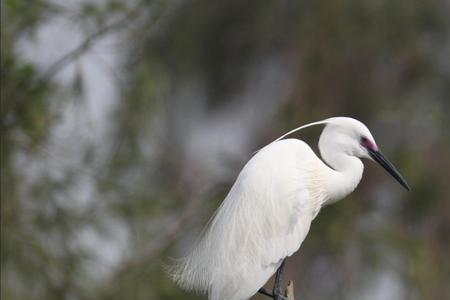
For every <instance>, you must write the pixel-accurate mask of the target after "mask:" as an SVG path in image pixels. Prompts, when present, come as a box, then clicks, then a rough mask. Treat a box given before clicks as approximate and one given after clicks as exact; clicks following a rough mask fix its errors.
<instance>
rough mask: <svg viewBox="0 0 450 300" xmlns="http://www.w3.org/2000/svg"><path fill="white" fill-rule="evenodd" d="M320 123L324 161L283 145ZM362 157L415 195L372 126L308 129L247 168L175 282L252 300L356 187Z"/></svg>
mask: <svg viewBox="0 0 450 300" xmlns="http://www.w3.org/2000/svg"><path fill="white" fill-rule="evenodd" d="M319 124H324V125H325V128H324V130H323V131H322V134H321V136H320V139H319V150H320V154H321V156H322V159H323V161H322V160H321V159H320V158H318V157H317V156H316V154H315V153H314V151H313V150H312V149H311V148H310V147H309V146H308V145H307V144H306V143H304V142H303V141H301V140H298V139H283V138H284V137H285V136H286V135H288V134H291V133H293V132H295V131H298V130H300V129H303V128H305V127H309V126H312V125H319ZM360 158H367V159H372V160H375V161H377V162H378V163H380V164H381V165H382V166H383V167H384V168H385V169H386V170H387V171H388V172H389V173H391V174H392V175H393V176H394V177H395V178H396V179H397V180H398V181H399V182H400V183H401V184H402V185H403V186H404V187H405V188H407V189H409V187H408V185H407V183H406V181H405V180H404V179H403V178H402V176H401V175H400V174H399V172H398V171H397V170H396V169H395V167H394V166H393V165H392V164H391V163H390V162H389V161H388V160H387V159H386V158H385V157H384V156H383V155H382V154H381V152H380V150H379V149H378V146H377V144H376V143H375V140H374V139H373V137H372V134H371V133H370V131H369V130H368V129H367V127H366V126H365V125H364V124H362V123H361V122H359V121H357V120H355V119H352V118H346V117H335V118H330V119H326V120H323V121H319V122H315V123H311V124H307V125H305V126H302V127H299V128H296V129H294V130H292V131H290V132H288V133H287V134H285V135H284V136H282V137H281V138H279V139H277V140H276V141H274V142H272V143H270V144H269V145H267V146H265V147H264V148H262V149H261V150H259V151H258V152H257V153H256V154H255V155H254V156H253V157H252V158H251V159H250V160H249V161H248V162H247V164H246V165H245V166H244V168H243V169H242V171H241V172H240V174H239V176H238V178H237V179H236V181H235V183H234V184H233V186H232V188H231V190H230V192H229V193H228V195H227V196H226V198H225V200H224V201H223V202H222V204H221V205H220V207H219V208H218V209H217V211H216V213H215V214H214V216H213V217H212V218H211V220H210V222H209V224H208V225H207V227H206V228H205V230H204V232H203V234H202V236H201V237H200V239H199V240H198V242H197V244H196V245H195V246H194V247H193V249H192V251H191V252H190V253H189V254H188V255H187V256H186V257H185V258H183V259H181V260H180V261H179V262H178V263H177V264H176V265H175V266H174V268H173V270H172V271H173V273H172V275H173V278H174V279H175V281H176V282H177V283H178V284H179V285H180V286H181V287H183V288H185V289H188V290H195V291H200V292H206V293H208V298H209V299H210V300H244V299H248V298H250V297H251V296H252V295H254V294H256V293H257V292H258V291H259V290H260V288H261V287H262V286H263V285H264V284H265V283H266V282H267V281H268V280H269V278H270V277H271V276H272V275H273V274H274V273H275V272H276V271H277V270H278V269H279V268H280V266H281V265H282V263H283V262H284V259H285V258H286V257H288V256H291V255H292V254H293V253H294V252H296V251H297V250H298V249H299V248H300V246H301V244H302V242H303V240H304V239H305V237H306V235H307V234H308V231H309V228H310V225H311V222H312V220H313V219H314V218H315V217H316V216H317V214H318V213H319V211H320V209H321V207H323V206H324V205H326V204H329V203H333V202H335V201H337V200H339V199H342V198H343V197H345V196H346V195H348V194H350V193H351V192H352V191H353V190H354V189H355V188H356V186H357V185H358V183H359V181H360V180H361V177H362V174H363V169H364V165H363V163H362V161H361V160H360ZM277 274H278V273H277ZM279 292H280V291H279V290H277V289H274V294H277V293H279ZM266 294H267V293H266ZM272 296H273V298H276V299H279V295H272Z"/></svg>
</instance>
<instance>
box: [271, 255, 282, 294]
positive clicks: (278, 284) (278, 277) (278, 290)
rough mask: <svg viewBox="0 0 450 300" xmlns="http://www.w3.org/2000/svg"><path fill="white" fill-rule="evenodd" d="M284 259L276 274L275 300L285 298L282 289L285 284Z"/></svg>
mask: <svg viewBox="0 0 450 300" xmlns="http://www.w3.org/2000/svg"><path fill="white" fill-rule="evenodd" d="M284 261H285V260H284V259H283V261H282V262H281V265H280V267H279V268H278V270H277V273H276V274H275V284H274V286H273V291H272V294H273V299H274V300H283V299H284V298H285V297H283V291H282V290H281V286H282V284H283V269H284Z"/></svg>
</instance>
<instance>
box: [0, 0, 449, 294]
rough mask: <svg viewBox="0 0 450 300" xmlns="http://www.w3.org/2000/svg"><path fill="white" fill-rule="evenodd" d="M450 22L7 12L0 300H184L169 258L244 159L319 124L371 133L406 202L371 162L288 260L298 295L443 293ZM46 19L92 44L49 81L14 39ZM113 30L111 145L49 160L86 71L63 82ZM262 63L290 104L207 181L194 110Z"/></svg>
mask: <svg viewBox="0 0 450 300" xmlns="http://www.w3.org/2000/svg"><path fill="white" fill-rule="evenodd" d="M449 11H450V7H449V3H448V1H443V0H433V1H418V0H414V1H406V0H401V1H384V0H382V1H373V0H370V1H369V0H363V1H361V0H345V1H336V0H321V1H314V0H307V1H266V0H264V1H257V2H256V1H237V0H232V1H206V0H191V1H183V0H178V1H163V0H161V1H150V0H145V1H125V0H123V1H119V0H105V1H91V2H89V1H49V0H47V1H45V0H39V1H25V0H4V1H2V11H1V16H2V18H1V40H2V43H1V47H2V48H1V50H2V52H1V54H2V55H1V139H2V141H1V193H2V194H1V298H2V299H11V300H15V299H48V300H51V299H179V298H183V299H197V298H198V296H197V295H192V294H188V293H185V292H183V291H181V290H180V289H178V288H176V287H175V286H174V284H173V283H172V282H171V281H170V280H169V279H168V278H167V276H166V275H165V273H164V267H163V266H164V263H168V262H169V261H170V257H173V256H177V255H179V253H180V252H183V251H184V250H186V249H187V248H188V247H189V245H190V244H191V243H192V242H193V241H194V240H195V235H196V234H197V233H198V231H199V230H200V228H201V226H202V224H204V223H205V222H206V221H207V219H208V217H209V216H210V215H211V214H212V212H213V211H214V208H215V207H217V205H218V203H220V201H222V199H223V198H224V196H225V195H226V193H227V190H228V188H229V187H230V186H231V184H232V182H233V180H234V178H235V177H236V175H237V174H238V172H239V170H240V168H241V167H242V164H243V163H244V162H245V160H246V159H247V158H248V157H249V156H250V154H251V152H252V151H253V150H255V149H258V148H259V147H261V146H262V145H264V144H265V143H267V142H268V141H270V140H272V139H273V137H275V136H279V135H280V133H281V132H284V131H286V130H287V129H289V128H293V127H295V126H298V125H299V124H303V123H307V122H310V121H315V120H319V119H323V118H325V117H328V116H332V115H347V116H353V117H356V118H358V119H360V120H363V121H364V122H365V123H366V124H369V127H370V128H371V129H372V132H373V133H374V135H375V136H376V137H378V142H379V144H380V145H381V146H382V147H383V148H384V149H385V150H386V151H385V152H387V153H389V156H390V157H391V159H392V161H395V162H396V164H397V165H398V167H399V169H401V170H402V173H403V174H404V175H405V177H406V178H408V181H409V183H410V185H411V186H412V192H410V193H403V192H399V191H398V189H397V186H395V184H394V183H392V181H391V180H390V178H387V176H385V174H383V173H382V171H381V170H379V169H378V168H376V167H372V166H371V165H370V163H369V164H367V169H368V172H366V173H365V178H364V180H363V182H362V183H361V185H360V187H359V188H358V189H357V191H355V192H354V193H353V194H352V195H351V196H350V197H348V198H349V199H346V200H345V201H341V202H338V203H336V204H334V205H332V206H330V207H326V208H325V209H323V211H322V212H321V213H320V215H319V216H318V219H316V221H314V223H313V225H312V227H311V231H310V234H309V235H308V238H307V239H306V240H305V242H304V244H303V245H302V248H301V250H300V251H299V253H298V254H296V255H294V256H293V257H292V258H290V259H289V260H288V266H287V274H286V276H287V277H289V278H291V279H293V280H294V281H295V284H296V295H298V296H299V298H300V299H361V298H364V299H370V296H367V295H364V293H365V292H367V291H368V290H372V291H373V290H374V289H376V287H375V288H373V287H372V288H371V286H372V285H373V284H374V282H376V280H377V277H376V276H377V274H379V273H380V272H385V271H386V272H391V273H393V274H394V277H395V278H396V279H397V281H395V283H394V284H400V285H401V290H402V294H401V297H402V298H403V299H434V298H435V299H446V298H450V288H449V285H448V282H449V280H450V260H449V259H448V253H450V238H449V237H450V201H449V200H450V188H449V185H448V183H447V181H448V179H447V174H448V166H450V131H449V128H450V118H449V117H448V116H449V114H450V101H449V99H450V88H449V87H450V64H449V59H448V51H449V49H450V13H449ZM124 16H125V17H124ZM123 17H124V18H125V19H123V20H124V21H123V22H120V23H115V24H119V25H120V26H111V25H110V24H112V23H113V21H114V20H121V18H123ZM55 18H66V19H69V20H72V21H73V23H74V24H76V26H78V27H79V28H80V30H81V32H82V33H84V34H85V35H86V38H88V37H89V36H90V35H91V34H92V32H99V33H100V34H98V35H97V36H95V38H93V39H92V40H91V41H90V43H88V44H87V46H86V47H84V48H83V47H82V48H81V52H80V55H79V56H74V57H73V60H68V61H65V62H64V63H67V65H65V64H63V65H61V69H58V71H57V72H56V73H55V76H54V77H51V76H50V77H49V76H46V73H45V71H46V69H43V68H42V67H38V64H36V62H32V61H30V60H29V59H27V58H26V57H25V56H24V54H23V52H22V51H20V43H22V42H23V41H29V42H30V43H31V44H32V43H33V41H36V39H38V37H37V36H38V35H37V32H38V31H39V28H41V26H44V25H46V24H47V23H49V22H51V21H52V20H53V19H55ZM105 28H107V29H105ZM115 32H120V35H119V37H120V41H121V43H120V45H115V46H114V45H113V46H111V47H113V48H114V47H116V48H117V49H119V50H117V49H116V50H117V51H120V49H125V51H123V50H122V51H123V52H124V53H122V56H121V58H120V59H121V62H120V70H119V71H118V73H120V74H121V76H122V77H121V78H120V80H117V82H115V85H116V87H118V91H119V92H120V94H119V95H118V98H119V100H118V103H117V106H116V107H114V110H113V111H112V113H110V114H109V115H108V120H109V122H110V126H109V127H108V131H107V132H108V134H107V135H106V136H105V137H102V139H101V140H95V139H93V140H88V141H84V140H83V139H79V138H73V139H71V140H70V141H69V145H64V146H66V147H67V149H69V150H71V148H73V149H75V151H73V149H72V151H69V150H67V154H66V155H67V157H66V156H64V159H67V160H69V163H67V162H66V161H64V163H63V162H59V161H58V159H59V158H57V157H55V156H52V155H49V154H48V152H47V151H46V149H49V148H52V147H55V143H56V145H59V144H65V142H63V141H58V140H56V141H55V140H54V136H55V132H56V131H57V128H58V126H60V124H61V123H63V121H64V118H67V116H65V115H64V112H65V110H64V109H65V108H66V107H69V106H71V105H72V106H74V105H75V106H77V105H78V106H82V105H83V103H84V102H83V101H72V100H74V99H75V100H77V99H81V98H83V97H86V92H88V91H86V89H88V85H86V82H85V79H84V78H83V72H81V71H80V72H78V73H77V75H76V76H75V77H74V80H73V84H72V86H70V87H68V86H65V85H64V84H62V83H61V81H60V80H58V79H59V77H58V76H60V75H61V72H60V71H61V70H63V69H64V68H68V67H69V66H70V65H71V64H73V63H77V62H78V60H79V59H80V57H82V56H83V55H87V54H88V53H89V50H90V47H93V46H94V45H95V43H96V42H97V40H96V39H101V38H102V35H108V34H114V33H115ZM56 46H57V45H46V47H56ZM63 54H64V53H61V57H62V56H63ZM273 57H278V58H280V59H281V60H283V61H285V62H286V65H288V66H289V67H290V68H291V69H292V70H293V71H292V72H288V70H286V72H285V73H286V74H287V75H286V77H288V78H289V80H290V81H291V83H290V85H288V88H287V89H289V92H288V93H286V94H287V96H285V97H284V98H283V99H282V98H280V99H274V100H273V101H274V102H276V103H278V104H277V105H278V106H277V107H276V110H275V113H274V116H273V117H272V119H270V120H265V121H266V123H265V124H268V125H267V126H266V127H265V128H262V129H261V130H260V131H259V132H257V133H253V134H254V135H257V136H251V137H248V138H249V139H250V138H251V141H252V145H251V146H250V148H251V149H247V150H248V153H247V154H246V156H245V157H238V158H234V160H226V159H224V161H225V163H226V164H227V165H228V166H231V167H230V168H231V169H232V171H231V173H232V175H230V176H222V177H221V176H216V177H214V176H212V175H211V174H209V173H208V172H205V171H204V170H202V169H201V167H200V166H198V165H196V162H193V161H189V159H188V158H189V156H188V155H187V154H186V152H187V150H186V148H188V146H189V142H190V141H189V138H190V136H189V135H188V132H189V130H188V129H189V128H190V127H189V126H190V124H191V123H194V121H192V120H193V118H194V117H193V116H192V115H191V114H195V113H197V110H201V111H202V113H203V115H204V118H209V117H212V116H217V115H220V114H219V113H220V112H226V111H227V109H228V108H229V107H230V106H231V105H235V106H238V107H239V106H242V107H243V106H245V105H244V104H245V103H243V102H242V103H241V102H239V101H240V100H239V99H240V98H239V95H240V94H241V93H244V91H245V89H246V88H247V85H246V84H247V82H248V80H249V78H250V79H252V76H255V75H254V73H255V72H256V73H257V72H260V70H261V69H258V67H259V66H262V65H264V64H265V63H267V62H269V61H270V60H271V59H273ZM57 59H58V57H55V62H56V61H57ZM58 72H59V73H58ZM111 72H113V71H111ZM252 72H253V73H252ZM258 75H259V74H258ZM275 80H276V78H273V81H275ZM280 89H281V90H282V88H280ZM189 93H192V95H191V96H189V95H188V94H189ZM251 96H252V97H260V96H261V95H260V94H258V93H257V91H252V93H251ZM280 97H281V96H280ZM91 101H92V100H91ZM199 102H200V104H198V103H199ZM74 103H75V104H74ZM196 105H197V106H196ZM196 107H197V110H196ZM198 107H200V108H198ZM80 109H81V108H80ZM254 109H255V110H258V109H259V107H258V106H257V105H256V106H255V108H254ZM74 111H75V110H73V111H71V114H72V115H75V114H76V113H75V112H74ZM258 113H259V112H258V111H257V113H256V114H255V115H256V116H257V115H258ZM231 115H232V114H230V117H231ZM77 117H78V118H82V116H81V114H80V115H79V116H75V118H77ZM255 118H256V117H255ZM83 120H84V119H83ZM319 132H320V131H319V129H311V130H309V131H305V132H304V133H303V136H302V138H304V139H305V140H307V141H309V142H311V143H312V144H314V142H315V141H316V140H317V136H318V134H319ZM219 139H220V137H219ZM58 143H59V144H58ZM64 149H66V148H64ZM105 149H106V150H105ZM74 153H75V154H76V155H74V157H72V154H74ZM78 156H80V157H81V158H80V159H79V160H77V158H76V157H78ZM225 158H226V157H225ZM86 189H88V190H89V191H90V192H86ZM86 193H87V194H88V196H87V198H88V200H87V201H86V200H80V199H83V197H86V196H85V195H86ZM114 249H116V250H114ZM114 251H115V252H114ZM111 252H113V253H116V252H118V253H119V254H120V255H119V258H118V259H117V261H116V262H115V263H112V264H110V265H108V263H106V262H105V259H104V258H105V257H109V256H110V255H112V254H111ZM370 288H371V289H370ZM363 296H364V297H363ZM255 298H258V296H256V297H255Z"/></svg>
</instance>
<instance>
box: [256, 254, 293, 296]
mask: <svg viewBox="0 0 450 300" xmlns="http://www.w3.org/2000/svg"><path fill="white" fill-rule="evenodd" d="M283 268H284V260H283V262H282V263H281V265H280V266H279V267H278V270H277V272H276V274H275V283H274V285H273V290H272V294H271V293H269V292H268V291H267V290H266V289H265V288H260V289H259V291H258V293H260V294H263V295H265V296H267V297H270V298H272V299H274V300H286V299H287V298H286V297H284V296H283V292H282V290H281V286H282V283H283V280H282V277H283Z"/></svg>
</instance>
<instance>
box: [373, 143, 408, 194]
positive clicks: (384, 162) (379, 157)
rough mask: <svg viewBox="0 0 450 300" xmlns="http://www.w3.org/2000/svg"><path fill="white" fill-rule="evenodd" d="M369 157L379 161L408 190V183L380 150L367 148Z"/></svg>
mask: <svg viewBox="0 0 450 300" xmlns="http://www.w3.org/2000/svg"><path fill="white" fill-rule="evenodd" d="M367 150H368V152H369V155H370V157H372V158H373V160H375V161H376V162H377V163H379V164H380V165H381V166H382V167H383V168H384V169H385V170H386V171H388V172H389V174H391V175H392V177H394V178H395V179H396V180H397V181H398V182H399V183H400V184H401V185H402V186H403V187H404V188H405V189H407V190H408V191H409V190H410V188H409V185H408V183H407V182H406V180H405V179H404V178H403V176H402V175H401V174H400V173H399V172H398V171H397V169H396V168H395V167H394V165H393V164H392V163H391V162H390V161H389V160H388V159H387V158H386V157H385V156H384V155H383V153H381V151H380V150H374V149H370V148H369V149H367Z"/></svg>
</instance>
